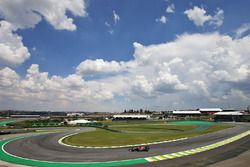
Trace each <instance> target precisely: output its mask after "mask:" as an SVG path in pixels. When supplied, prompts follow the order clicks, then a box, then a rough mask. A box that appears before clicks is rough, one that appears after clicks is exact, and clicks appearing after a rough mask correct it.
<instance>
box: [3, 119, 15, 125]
mask: <svg viewBox="0 0 250 167" xmlns="http://www.w3.org/2000/svg"><path fill="white" fill-rule="evenodd" d="M12 122H16V121H15V120H12V121H1V122H0V125H6V124H9V123H12Z"/></svg>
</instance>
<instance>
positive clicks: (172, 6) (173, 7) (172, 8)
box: [166, 4, 175, 13]
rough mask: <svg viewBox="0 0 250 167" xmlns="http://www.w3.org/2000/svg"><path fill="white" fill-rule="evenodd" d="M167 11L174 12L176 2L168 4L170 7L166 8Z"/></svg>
mask: <svg viewBox="0 0 250 167" xmlns="http://www.w3.org/2000/svg"><path fill="white" fill-rule="evenodd" d="M166 12H167V13H174V12H175V6H174V4H170V5H168V7H167V8H166Z"/></svg>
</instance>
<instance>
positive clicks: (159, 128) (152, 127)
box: [110, 124, 197, 133]
mask: <svg viewBox="0 0 250 167" xmlns="http://www.w3.org/2000/svg"><path fill="white" fill-rule="evenodd" d="M110 128H111V129H114V130H125V131H137V132H162V133H176V132H180V131H187V130H192V129H195V128H197V126H196V125H187V126H180V125H167V124H137V125H124V126H111V127H110Z"/></svg>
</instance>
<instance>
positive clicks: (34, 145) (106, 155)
mask: <svg viewBox="0 0 250 167" xmlns="http://www.w3.org/2000/svg"><path fill="white" fill-rule="evenodd" d="M249 129H250V125H249V124H237V125H236V127H234V128H230V129H226V130H223V131H219V132H215V133H211V134H205V135H201V136H197V137H193V138H190V139H187V140H182V141H177V142H172V143H164V144H157V145H151V146H150V148H151V149H150V151H149V152H128V148H116V149H87V148H73V147H67V146H63V145H60V144H59V143H58V142H57V141H58V140H59V139H60V138H61V137H63V136H65V135H68V134H70V133H75V132H76V131H75V130H72V129H71V130H70V131H66V132H59V133H53V134H44V135H39V136H33V137H28V138H24V139H19V140H16V141H12V142H10V143H8V144H7V145H5V147H4V149H5V150H6V151H7V152H9V153H11V154H13V155H17V156H20V157H24V158H30V159H37V160H45V161H58V162H104V161H115V160H126V159H134V158H142V157H147V156H154V155H162V154H166V153H172V152H178V151H185V150H187V149H192V148H196V147H200V146H205V145H209V144H212V143H215V142H218V141H221V140H223V139H227V138H230V137H232V136H235V135H237V134H240V133H242V132H245V131H247V130H249ZM91 130H93V128H84V129H81V130H80V131H91ZM78 132H79V131H78Z"/></svg>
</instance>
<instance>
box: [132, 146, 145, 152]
mask: <svg viewBox="0 0 250 167" xmlns="http://www.w3.org/2000/svg"><path fill="white" fill-rule="evenodd" d="M128 151H130V152H134V151H137V152H144V151H145V152H148V151H149V146H138V147H132V148H130V149H129V150H128Z"/></svg>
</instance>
